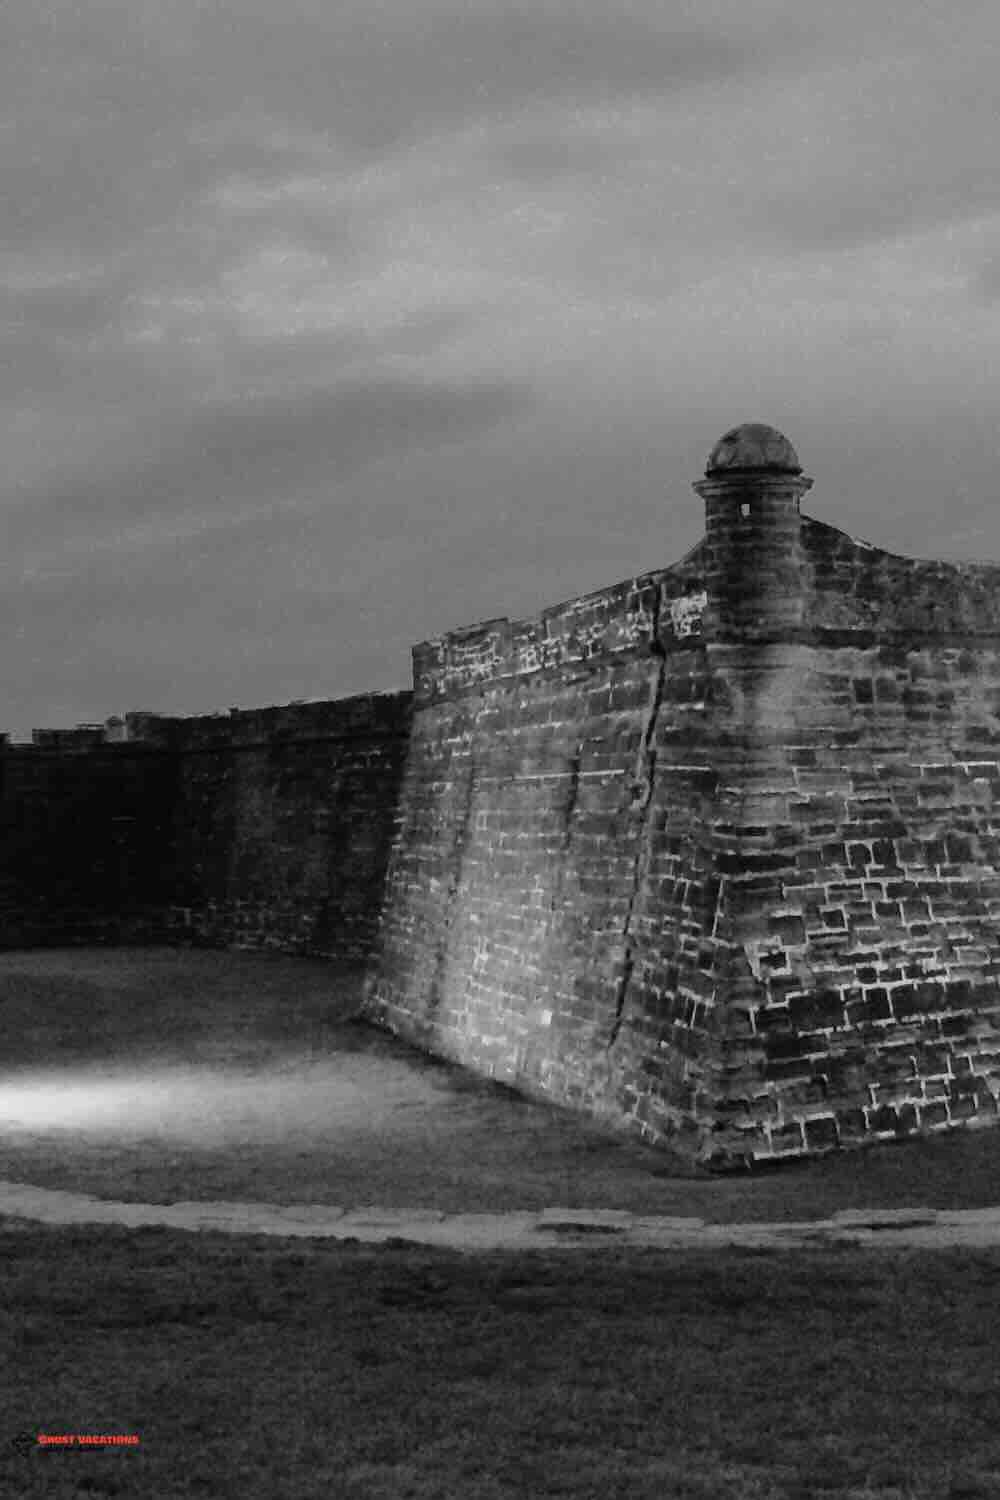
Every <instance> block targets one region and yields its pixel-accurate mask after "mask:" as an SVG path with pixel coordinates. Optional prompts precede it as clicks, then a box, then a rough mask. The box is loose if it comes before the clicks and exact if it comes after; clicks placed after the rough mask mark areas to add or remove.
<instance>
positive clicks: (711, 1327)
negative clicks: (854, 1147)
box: [0, 950, 1000, 1500]
mask: <svg viewBox="0 0 1000 1500" xmlns="http://www.w3.org/2000/svg"><path fill="white" fill-rule="evenodd" d="M356 986H357V979H356V976H351V975H336V976H335V975H332V974H331V971H330V969H329V968H328V967H326V966H324V965H321V964H317V963H312V962H308V961H301V962H298V961H290V960H284V959H276V958H269V957H257V956H251V955H242V954H220V953H208V952H198V953H179V952H176V951H167V950H155V951H134V952H124V953H123V952H115V953H112V952H93V951H82V950H81V951H73V952H60V953H33V954H14V953H8V954H4V955H0V1015H2V1017H3V1025H2V1028H0V1029H2V1035H3V1037H4V1044H5V1048H6V1058H5V1072H4V1076H3V1078H2V1080H0V1089H2V1104H0V1113H2V1117H3V1118H2V1120H0V1177H6V1178H13V1179H17V1180H21V1181H27V1182H34V1183H38V1184H41V1185H47V1186H53V1187H64V1188H73V1189H77V1190H84V1191H88V1192H92V1193H95V1194H98V1195H101V1196H105V1197H109V1198H111V1197H113V1198H119V1199H132V1200H135V1201H140V1200H141V1201H146V1202H167V1201H170V1200H171V1199H176V1198H183V1199H200V1198H216V1197H224V1198H229V1199H233V1198H243V1197H245V1198H254V1199H257V1200H270V1201H273V1202H281V1203H291V1202H300V1203H303V1202H305V1203H308V1202H315V1203H320V1202H335V1203H344V1204H350V1205H360V1204H382V1205H386V1206H390V1205H391V1206H420V1207H427V1206H435V1207H441V1208H450V1209H451V1208H453V1209H456V1210H458V1209H476V1208H489V1209H505V1208H516V1207H549V1206H552V1205H560V1206H567V1207H584V1206H590V1207H621V1208H631V1209H635V1210H636V1211H639V1212H643V1213H666V1214H697V1215H699V1216H702V1217H704V1218H706V1219H709V1220H712V1219H714V1220H716V1221H722V1220H726V1221H736V1220H747V1219H754V1218H756V1219H758V1220H759V1219H765V1218H779V1217H780V1218H794V1219H802V1218H811V1217H816V1218H820V1217H826V1216H828V1215H829V1214H831V1213H832V1212H835V1211H836V1210H837V1209H840V1208H852V1207H864V1206H879V1207H917V1206H928V1207H939V1208H956V1207H957V1208H968V1207H977V1206H984V1205H987V1204H993V1203H1000V1174H998V1165H997V1163H998V1157H1000V1133H996V1132H989V1131H987V1132H973V1133H961V1134H957V1135H954V1136H952V1137H948V1138H939V1139H936V1140H933V1141H928V1142H916V1143H913V1144H911V1145H908V1146H904V1147H894V1148H888V1149H886V1150H880V1151H876V1152H872V1153H869V1154H866V1155H861V1156H851V1157H846V1156H845V1157H843V1158H838V1159H831V1160H829V1161H826V1162H819V1163H812V1164H810V1165H809V1166H803V1167H792V1168H790V1169H786V1170H783V1171H780V1172H768V1173H766V1174H763V1175H760V1176H757V1175H753V1174H748V1175H747V1176H741V1177H739V1178H726V1179H714V1178H712V1179H706V1178H698V1177H691V1176H687V1177H683V1176H679V1175H677V1170H678V1168H677V1164H676V1163H675V1162H673V1161H672V1160H671V1159H670V1158H669V1157H668V1156H665V1155H663V1154H662V1153H657V1152H652V1151H647V1150H643V1149H641V1148H639V1147H636V1146H634V1145H633V1144H631V1143H628V1142H625V1141H622V1140H619V1139H617V1138H614V1137H608V1136H606V1135H604V1134H603V1133H602V1132H601V1131H599V1130H597V1129H596V1128H595V1127H592V1126H589V1125H587V1124H586V1123H585V1122H582V1121H579V1120H577V1119H575V1118H574V1117H572V1116H569V1115H564V1114H562V1113H561V1112H559V1111H555V1110H550V1109H546V1108H544V1107H541V1106H538V1105H535V1104H528V1103H525V1102H522V1101H519V1100H518V1099H517V1098H516V1097H514V1096H512V1095H510V1094H509V1093H508V1092H507V1091H505V1090H497V1089H494V1088H491V1087H490V1086H488V1085H486V1084H482V1083H478V1082H476V1081H474V1080H470V1079H468V1078H466V1077H465V1076H464V1075H462V1074H461V1073H458V1072H456V1071H455V1070H452V1069H450V1068H447V1067H444V1066H442V1065H439V1064H434V1063H432V1062H430V1061H429V1060H426V1059H422V1058H420V1057H418V1056H416V1055H414V1054H412V1053H411V1052H410V1051H409V1050H408V1049H406V1048H404V1047H401V1046H399V1045H398V1044H397V1043H395V1042H394V1041H393V1040H392V1039H390V1038H386V1037H383V1036H380V1035H379V1034H378V1033H375V1032H372V1031H370V1030H369V1029H368V1028H365V1027H360V1026H358V1025H356V1024H353V1023H351V1022H350V1020H349V1016H350V1014H351V1011H352V1010H353V1008H354V1006H355V1004H356V998H357V988H356ZM0 1257H2V1259H3V1263H4V1298H3V1299H2V1301H0V1339H2V1340H3V1346H4V1349H5V1351H6V1353H7V1359H6V1361H5V1364H6V1368H7V1370H8V1372H9V1373H12V1374H13V1376H14V1378H13V1379H9V1380H8V1381H6V1382H4V1383H3V1386H2V1394H0V1493H2V1494H4V1495H6V1494H11V1495H15V1494H16V1495H19V1496H26V1497H33V1496H42V1495H44V1496H46V1497H49V1496H56V1497H57V1500H69V1497H71V1496H72V1497H76V1496H82V1495H88V1496H93V1495H117V1496H131V1495H135V1494H147V1493H148V1494H156V1495H158V1496H163V1497H164V1500H171V1497H178V1500H180V1497H189V1496H229V1495H234V1496H236V1495H240V1496H246V1497H248V1500H264V1497H265V1496H266V1497H272V1496H275V1495H295V1496H296V1497H304V1500H312V1497H317V1500H318V1497H320V1496H322V1497H327V1496H330V1495H336V1496H338V1497H340V1496H345V1497H348V1500H355V1497H356V1500H362V1497H364V1500H397V1497H400V1500H403V1497H411V1500H451V1497H455V1500H458V1497H462V1500H465V1497H472V1500H524V1497H535V1496H538V1497H547V1496H566V1497H580V1500H598V1497H600V1500H609V1497H618V1496H622V1497H625V1496H628V1497H629V1500H646V1497H649V1500H653V1497H654V1496H655V1497H657V1500H661V1497H674V1496H678V1497H687V1500H717V1497H718V1500H809V1497H813V1496H823V1497H827V1500H874V1497H876V1496H877V1497H879V1500H962V1497H964V1500H988V1497H990V1500H995V1497H997V1496H1000V1379H998V1377H1000V1356H998V1355H997V1352H996V1349H997V1342H998V1340H997V1332H998V1313H997V1295H996V1288H997V1285H998V1282H1000V1251H992V1250H990V1251H978V1252H974V1251H963V1250H944V1251H934V1252H913V1251H904V1252H899V1251H897V1252H892V1253H889V1252H886V1251H884V1250H883V1251H880V1250H878V1249H873V1250H864V1251H855V1250H843V1249H840V1250H830V1249H813V1250H808V1251H803V1252H799V1253H795V1254H793V1255H789V1254H784V1253H775V1252H767V1253H764V1254H760V1253H754V1252H751V1251H746V1250H728V1251H711V1252H705V1251H684V1252H661V1251H641V1250H621V1249H616V1248H615V1247H614V1245H613V1244H612V1245H608V1244H603V1245H602V1246H601V1247H600V1248H597V1249H594V1250H587V1251H580V1250H565V1251H558V1250H551V1251H545V1252H532V1253H527V1254H519V1255H512V1254H510V1253H504V1254H496V1253H482V1254H477V1255H462V1254H456V1253H454V1252H449V1251H443V1250H437V1251H431V1250H426V1249H421V1248H414V1247H413V1246H405V1245H399V1244H389V1245H387V1246H382V1247H377V1248H376V1247H370V1246H363V1245H357V1244H343V1243H336V1242H332V1241H296V1242H292V1241H288V1240H265V1239H263V1238H261V1237H257V1236H246V1237H233V1236H228V1235H226V1236H223V1235H218V1234H213V1233H205V1234H198V1235H194V1234H184V1233H178V1232H174V1231H169V1230H163V1229H144V1230H138V1231H129V1230H125V1229H119V1228H102V1229H97V1228H81V1227H74V1228H63V1229H53V1228H47V1227H39V1226H37V1225H34V1224H29V1223H27V1222H18V1221H14V1220H3V1219H0ZM39 1432H47V1433H73V1432H76V1433H80V1432H84V1433H132V1434H136V1435H138V1436H139V1438H140V1443H139V1446H138V1447H137V1448H134V1449H130V1450H124V1451H122V1450H107V1451H87V1452H82V1451H67V1450H59V1451H51V1452H41V1451H38V1450H37V1449H36V1450H33V1451H25V1452H22V1451H21V1450H20V1448H19V1447H15V1446H13V1445H12V1444H11V1440H12V1439H14V1438H15V1437H16V1436H17V1435H18V1434H27V1435H29V1436H33V1435H35V1434H37V1433H39Z"/></svg>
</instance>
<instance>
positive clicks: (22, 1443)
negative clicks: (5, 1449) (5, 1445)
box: [10, 1429, 38, 1458]
mask: <svg viewBox="0 0 1000 1500" xmlns="http://www.w3.org/2000/svg"><path fill="white" fill-rule="evenodd" d="M10 1446H11V1447H12V1448H13V1449H14V1452H15V1453H20V1455H21V1457H22V1458H23V1457H25V1456H26V1455H27V1454H28V1453H31V1452H32V1450H33V1449H35V1448H37V1447H38V1443H37V1442H36V1440H35V1435H34V1433H32V1432H27V1431H24V1430H23V1429H22V1431H21V1432H15V1434H14V1436H13V1437H12V1438H11V1440H10Z"/></svg>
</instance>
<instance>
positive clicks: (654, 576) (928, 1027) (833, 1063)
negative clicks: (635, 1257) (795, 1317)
mask: <svg viewBox="0 0 1000 1500" xmlns="http://www.w3.org/2000/svg"><path fill="white" fill-rule="evenodd" d="M810 484H811V481H809V480H807V479H804V478H803V477H802V476H801V469H800V466H799V464H798V460H797V459H796V457H795V454H794V450H793V449H792V448H791V445H790V444H789V443H788V442H787V440H786V439H784V438H782V437H781V435H780V434H778V433H775V432H774V431H773V429H767V428H762V427H758V426H751V427H746V428H742V429H738V430H734V432H732V433H729V434H727V435H726V437H725V438H724V439H723V440H721V442H720V443H719V444H718V445H717V446H716V449H715V450H714V451H713V455H712V457H711V459H710V461H709V466H708V471H707V475H706V478H705V480H703V481H701V482H700V483H699V484H698V485H697V486H696V488H697V490H698V492H699V494H700V495H701V497H702V498H703V500H704V503H705V508H706V530H705V538H704V540H703V542H702V543H701V544H700V545H699V546H698V547H697V548H695V549H694V551H693V552H692V553H691V554H689V556H688V557H687V558H685V559H684V560H683V561H682V562H681V563H679V564H677V565H675V566H674V567H672V568H667V569H664V570H662V571H660V572H656V573H650V574H647V575H644V576H643V577H641V578H637V579H635V580H633V581H631V582H629V583H626V584H623V585H620V586H618V587H617V588H614V589H610V590H606V591H602V592H600V593H597V594H594V595H591V596H589V597H587V598H585V599H580V600H575V601H573V602H572V603H570V604H567V605H563V606H560V607H559V608H557V609H554V610H550V611H547V612H546V613H544V614H543V615H541V616H540V617H539V618H538V619H537V620H533V621H525V622H514V623H512V622H509V621H506V620H501V621H492V622H489V623H487V624H485V625H483V626H480V627H477V628H476V629H474V630H471V631H461V632H454V633H452V634H450V635H447V636H445V637H442V638H441V639H440V640H437V641H433V642H430V643H427V644H426V645H424V646H422V647H418V648H417V650H416V651H415V653H414V679H415V690H416V691H415V705H414V707H415V712H414V720H413V730H412V740H411V751H410V756H409V760H408V763H407V770H406V774H405V779H404V785H403V796H402V821H401V825H400V835H399V839H398V842H397V845H396V847H395V849H394V852H393V855H392V859H391V861H390V868H389V878H388V885H387V901H386V910H385V916H384V922H383V928H382V936H381V947H380V957H379V961H378V964H377V967H376V968H375V970H374V972H373V975H372V979H371V982H370V988H369V1005H370V1010H371V1013H372V1015H374V1016H375V1017H377V1018H378V1019H379V1020H381V1021H382V1022H384V1023H385V1024H387V1025H389V1026H391V1027H392V1028H394V1029H396V1030H397V1031H399V1032H401V1033H403V1034H405V1035H407V1036H409V1037H411V1038H413V1039H415V1040H417V1041H419V1042H421V1043H422V1044H423V1045H425V1046H428V1047H430V1048H432V1049H433V1050H436V1051H439V1052H441V1053H444V1054H446V1055H448V1056H450V1057H453V1058H456V1059H458V1060H460V1061H462V1062H464V1063H466V1064H468V1065H470V1066H472V1067H475V1068H477V1069H481V1070H483V1071H486V1072H489V1073H491V1074H493V1075H494V1076H496V1077H498V1078H502V1079H504V1080H507V1081H509V1082H511V1083H513V1084H515V1085H517V1086H519V1087H522V1088H525V1089H527V1090H529V1091H532V1092H537V1093H539V1094H543V1095H546V1096H548V1097H551V1098H553V1099H556V1100H560V1101H562V1102H566V1103H570V1104H574V1105H578V1106H580V1107H582V1108H585V1109H587V1110H590V1111H592V1112H595V1113H598V1114H601V1115H604V1116H606V1117H608V1118H610V1119H612V1120H614V1121H616V1122H618V1123H621V1124H623V1125H625V1126H626V1127H628V1128H631V1129H634V1130H635V1131H637V1132H638V1133H640V1134H642V1135H643V1136H645V1137H646V1138H648V1139H651V1140H654V1141H655V1140H663V1139H670V1140H671V1141H672V1143H673V1144H675V1145H679V1146H681V1147H682V1149H687V1150H689V1151H690V1152H691V1153H692V1154H693V1155H695V1156H697V1157H699V1158H700V1159H702V1160H706V1161H709V1162H711V1163H713V1164H715V1165H718V1166H723V1167H725V1166H732V1165H736V1164H739V1163H742V1162H745V1161H754V1160H758V1161H760V1160H765V1159H771V1158H775V1157H783V1156H792V1155H801V1154H803V1153H810V1152H821V1151H826V1150H830V1149H834V1148H836V1147H838V1146H849V1145H856V1144H859V1143H862V1142H865V1141H872V1140H878V1139H886V1138H893V1137H896V1136H899V1135H905V1134H908V1133H910V1132H914V1131H918V1130H939V1129H945V1128H948V1127H950V1126H952V1125H956V1124H960V1123H964V1122H976V1123H979V1122H983V1123H988V1122H992V1121H993V1120H994V1119H995V1117H996V1112H997V1097H998V1094H1000V1042H998V1039H1000V991H998V989H997V976H998V974H1000V939H998V920H1000V842H998V840H1000V568H996V567H992V566H978V565H971V564H970V565H946V564H942V563H922V562H914V561H912V560H909V559H904V558H900V557H894V556H891V555H889V554H887V553H884V552H881V551H879V550H878V549H875V548H872V547H869V546H867V545H866V544H864V543H861V542H856V541H854V540H852V539H851V538H849V537H847V536H845V535H843V534H842V533H840V532H838V531H836V530H834V529H833V528H832V527H829V526H825V525H823V524H821V523H819V522H817V521H813V520H810V519H808V518H806V517H803V516H802V515H801V513H800V500H801V497H802V496H803V495H804V494H805V493H806V491H807V490H808V489H809V487H810ZM995 798H996V799H997V810H996V811H995V810H994V799H995Z"/></svg>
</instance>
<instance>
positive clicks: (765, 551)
mask: <svg viewBox="0 0 1000 1500" xmlns="http://www.w3.org/2000/svg"><path fill="white" fill-rule="evenodd" d="M694 488H695V490H696V492H697V493H698V494H699V495H700V496H701V497H702V499H703V500H704V502H705V541H704V544H703V545H704V556H705V567H706V581H707V582H708V583H709V603H708V610H707V612H706V618H705V626H706V631H707V633H709V634H711V635H714V636H716V637H717V638H722V639H727V638H736V639H739V640H744V641H747V642H750V641H760V640H766V639H768V638H769V637H771V636H773V635H775V634H776V633H779V632H782V631H786V630H788V629H789V628H791V629H793V630H794V629H795V628H797V627H798V626H800V625H801V624H802V616H803V597H804V596H803V593H802V590H801V587H800V581H801V576H802V547H801V536H800V533H801V521H800V515H799V502H800V501H801V498H802V496H803V495H804V494H806V493H807V492H808V491H809V490H810V489H811V488H812V480H811V479H808V478H806V477H805V475H804V474H803V473H802V465H801V464H800V463H799V460H798V455H797V454H796V452H795V449H794V448H793V447H792V445H791V443H790V442H789V441H788V439H787V438H786V437H785V436H784V435H783V434H782V433H780V432H778V431H777V430H776V429H775V428H774V427H768V426H766V425H765V424H764V423H762V422H747V423H744V424H743V425H742V426H740V427H734V428H732V429H731V430H730V431H729V432H727V433H725V434H724V435H723V436H722V437H721V438H720V439H719V441H718V442H717V443H716V444H715V447H714V448H713V449H712V451H711V453H710V455H709V459H708V464H707V466H706V469H705V478H704V479H702V480H699V481H698V482H697V483H696V484H695V486H694Z"/></svg>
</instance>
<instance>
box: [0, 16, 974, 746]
mask: <svg viewBox="0 0 1000 1500" xmlns="http://www.w3.org/2000/svg"><path fill="white" fill-rule="evenodd" d="M0 73H2V87H0V101H2V102H0V116H2V123H3V135H2V168H3V184H2V187H3V204H4V212H3V218H2V221H0V234H2V236H3V243H2V278H0V281H2V298H3V315H4V325H5V326H4V339H3V353H4V356H5V357H4V359H3V363H2V369H0V380H2V385H0V401H2V405H3V415H4V422H3V433H4V465H3V472H4V475H5V480H4V486H3V502H2V503H3V508H4V518H5V523H6V524H5V528H4V530H5V541H4V545H3V547H2V549H0V571H2V578H0V624H2V639H3V643H4V646H3V649H4V653H5V658H6V659H5V669H4V679H5V688H6V692H5V699H6V702H5V706H4V708H3V713H2V721H3V722H2V724H0V727H6V728H8V729H10V730H13V731H14V732H15V734H17V735H21V736H24V735H26V734H27V732H28V731H29V730H30V728H31V727H32V726H34V725H39V726H41V725H68V724H73V723H75V722H77V721H78V720H94V719H102V718H104V717H105V716H107V715H109V714H111V713H115V712H120V711H124V710H125V709H128V708H150V709H158V710H162V711H164V712H179V713H194V712H202V711H206V710H209V709H212V708H219V707H221V708H226V707H229V706H232V705H237V704H239V705H242V706H244V707H250V706H253V705H257V704H263V703H275V702H284V701H287V700H289V699H293V698H299V697H341V696H346V695H348V694H351V693H355V692H361V691H364V690H366V689H379V690H382V689H391V688H396V687H404V686H407V685H408V684H409V666H410V664H409V646H410V644H411V643H412V642H414V641H417V640H421V639H424V638H426V637H428V636H432V635H436V634H439V633H441V632H443V631H445V630H448V629H450V628H452V627H455V626H459V625H464V624H469V623H471V622H473V621H476V620H479V619H483V618H488V617H490V616H494V615H501V614H509V615H514V616H517V615H525V614H534V613H536V612H537V611H538V610H540V609H541V608H543V607H544V606H545V605H548V604H554V603H557V602H558V601H560V600H561V599H565V598H569V597H572V596H573V595H576V594H580V593H584V592H586V591H588V590H590V589H594V588H599V587H602V586H604V585H610V584H612V583H614V582H617V581H618V580H620V579H623V578H627V577H628V576H630V575H631V574H634V573H635V572H642V571H646V570H649V569H652V568H656V567H661V566H666V565H667V564H669V563H670V562H673V561H675V560H676V559H678V558H679V557H680V556H682V554H683V553H684V552H685V551H686V550H687V549H688V548H689V547H691V546H692V545H693V544H694V543H695V542H696V541H697V539H698V537H699V536H700V534H701V530H702V503H701V501H699V500H698V498H697V497H696V496H695V495H694V494H693V492H692V490H691V488H690V485H691V482H692V481H693V480H695V479H696V478H697V477H698V476H699V475H700V473H701V472H702V470H703V469H704V464H705V458H706V455H707V453H708V450H709V449H710V447H711V446H712V444H713V442H714V441H715V439H716V438H717V437H718V436H719V435H720V434H721V433H722V432H723V431H724V430H725V429H726V428H727V427H730V426H732V425H734V424H735V423H737V422H740V421H765V422H770V423H772V424H773V425H775V426H777V427H780V428H781V429H782V430H783V431H784V432H785V433H786V434H787V435H788V436H789V437H790V438H791V439H792V441H793V443H794V444H795V446H796V448H797V449H798V452H799V456H800V458H801V460H802V462H803V464H804V466H805V469H806V471H807V473H809V474H811V475H812V476H813V477H814V479H815V487H814V489H813V492H812V494H811V495H810V497H809V499H808V500H807V502H806V505H807V508H808V510H809V511H810V513H811V514H813V515H815V516H817V517H819V518H821V519H823V520H826V521H829V522H831V523H832V524H833V525H835V526H839V527H841V528H843V529H844V530H846V531H849V532H851V533H853V534H855V535H860V536H862V537H864V538H866V539H868V540H870V541H873V542H876V543H878V544H880V545H883V546H886V547H888V548H890V549H891V550H894V551H899V552H904V553H909V554H914V555H918V556H944V557H950V558H988V557H995V558H1000V426H998V422H997V400H998V374H1000V371H998V368H997V364H998V360H997V353H998V347H1000V150H998V134H1000V131H998V124H997V121H998V118H1000V99H998V91H1000V10H998V8H997V5H996V0H982V3H978V0H956V3H954V4H951V5H932V4H929V3H928V4H924V3H920V0H837V3H836V4H831V3H830V0H683V3H682V0H610V3H608V0H601V3H598V0H524V3H510V0H214V3H213V0H6V3H5V4H4V5H3V7H2V9H0Z"/></svg>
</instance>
